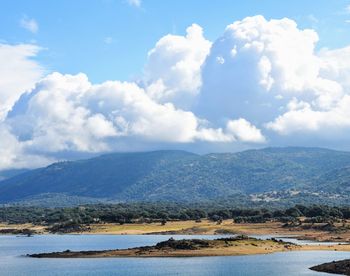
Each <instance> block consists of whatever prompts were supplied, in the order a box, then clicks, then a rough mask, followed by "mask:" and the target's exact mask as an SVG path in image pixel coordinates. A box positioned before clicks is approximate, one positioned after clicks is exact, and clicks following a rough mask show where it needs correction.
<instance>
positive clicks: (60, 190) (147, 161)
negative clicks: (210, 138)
mask: <svg viewBox="0 0 350 276" xmlns="http://www.w3.org/2000/svg"><path fill="white" fill-rule="evenodd" d="M349 168H350V153H348V152H338V151H332V150H326V149H319V148H267V149H262V150H249V151H244V152H239V153H225V154H207V155H196V154H193V153H188V152H184V151H155V152H144V153H118V154H109V155H104V156H100V157H96V158H92V159H88V160H82V161H75V162H60V163H55V164H52V165H50V166H48V167H46V168H42V169H37V170H32V171H28V172H25V173H23V174H19V175H16V176H14V177H11V178H8V179H6V180H4V181H2V182H0V203H3V204H8V203H13V202H20V203H21V204H25V203H29V204H35V205H42V206H45V205H46V206H54V205H56V206H62V205H63V206H68V205H74V204H75V205H81V204H91V203H99V202H103V203H113V202H130V201H135V202H140V201H154V202H158V201H169V202H174V201H176V202H203V201H210V200H212V201H217V200H218V199H220V200H224V199H225V200H228V201H230V202H231V203H232V202H233V203H234V204H235V205H236V206H239V207H244V206H253V207H254V206H255V207H259V205H263V204H265V205H267V206H270V207H273V206H282V205H285V204H288V205H293V204H306V203H316V204H328V205H332V204H346V203H347V202H349V199H350V188H349V187H350V186H349V181H350V169H349ZM285 206H286V205H285Z"/></svg>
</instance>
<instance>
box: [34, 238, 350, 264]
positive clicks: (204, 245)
mask: <svg viewBox="0 0 350 276" xmlns="http://www.w3.org/2000/svg"><path fill="white" fill-rule="evenodd" d="M292 250H293V251H295V250H343V251H350V245H349V244H339V245H317V246H308V245H297V244H293V243H290V242H284V241H282V240H277V239H274V238H272V239H267V240H262V239H256V238H252V237H248V236H245V235H240V236H233V237H227V238H219V239H214V240H208V239H183V240H175V239H173V238H170V239H169V240H167V241H163V242H159V243H157V244H156V245H153V246H142V247H135V248H128V249H116V250H101V251H70V250H66V251H62V252H51V253H38V254H28V255H27V256H28V257H33V258H108V257H201V256H238V255H254V254H268V253H273V252H284V251H292Z"/></svg>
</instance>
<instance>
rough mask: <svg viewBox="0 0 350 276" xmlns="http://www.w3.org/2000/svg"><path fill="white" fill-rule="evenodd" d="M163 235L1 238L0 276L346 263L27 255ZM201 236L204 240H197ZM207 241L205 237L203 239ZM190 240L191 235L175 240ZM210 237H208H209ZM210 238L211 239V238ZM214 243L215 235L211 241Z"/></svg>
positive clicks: (302, 255)
mask: <svg viewBox="0 0 350 276" xmlns="http://www.w3.org/2000/svg"><path fill="white" fill-rule="evenodd" d="M169 237H170V236H162V235H150V236H148V235H144V236H143V235H131V236H114V235H45V236H44V235H43V236H34V237H31V238H26V237H16V236H0V275H1V276H2V275H269V276H270V275H278V276H280V275H320V276H321V275H326V274H325V273H316V272H312V271H311V270H309V269H308V267H310V266H312V265H316V264H320V263H324V262H328V261H333V260H337V259H344V258H350V253H349V252H334V251H330V252H325V251H324V252H317V251H314V252H288V253H275V254H268V255H255V256H238V257H237V256H236V257H234V256H233V257H200V258H198V257H192V258H147V259H146V258H144V259H142V258H107V259H34V258H33V259H32V258H27V257H23V256H22V255H25V254H28V253H35V252H36V253H39V252H52V251H62V250H66V249H70V250H92V249H97V250H101V249H113V248H128V247H134V246H141V245H152V244H154V243H156V242H158V241H162V240H166V239H168V238H169ZM200 237H203V236H200ZM207 237H208V236H207ZM176 238H194V236H176ZM209 238H211V236H209ZM213 238H214V237H213ZM215 238H217V236H215Z"/></svg>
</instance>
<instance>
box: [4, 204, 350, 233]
mask: <svg viewBox="0 0 350 276" xmlns="http://www.w3.org/2000/svg"><path fill="white" fill-rule="evenodd" d="M300 217H305V219H304V222H307V223H319V222H325V223H330V224H331V223H334V222H336V221H340V222H341V221H342V220H346V219H350V207H349V206H346V207H345V206H344V207H334V206H322V205H311V206H304V205H296V206H294V207H291V208H286V209H267V208H259V209H241V208H232V207H229V206H226V207H224V206H219V207H218V206H217V205H214V204H213V205H211V204H179V203H129V204H125V203H123V204H113V205H102V204H99V205H86V206H79V207H67V208H42V207H23V206H22V207H21V206H17V207H3V208H0V222H3V223H9V224H24V223H32V224H35V225H49V226H50V227H51V228H50V229H49V230H50V231H51V232H64V229H66V230H67V229H68V230H71V231H82V230H84V228H83V227H82V226H81V225H89V224H92V223H119V224H124V223H150V222H159V223H160V224H162V225H164V224H166V222H167V221H177V220H195V221H200V220H201V219H204V218H205V219H209V220H211V221H215V222H218V223H220V222H221V221H222V220H227V219H232V220H233V221H234V222H235V223H247V222H249V223H264V222H266V221H280V222H284V223H286V226H288V225H289V226H292V225H293V224H297V223H298V220H299V218H300ZM67 232H69V231H67Z"/></svg>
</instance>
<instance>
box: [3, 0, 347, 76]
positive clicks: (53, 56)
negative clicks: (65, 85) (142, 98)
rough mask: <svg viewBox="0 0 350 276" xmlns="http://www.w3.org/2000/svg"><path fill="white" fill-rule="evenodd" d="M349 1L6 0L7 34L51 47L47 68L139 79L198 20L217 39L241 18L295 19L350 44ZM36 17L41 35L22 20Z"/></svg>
mask: <svg viewBox="0 0 350 276" xmlns="http://www.w3.org/2000/svg"><path fill="white" fill-rule="evenodd" d="M347 4H349V1H341V0H334V1H329V0H320V1H305V0H304V1H300V0H296V1H277V0H267V1H261V0H256V1H230V0H221V1H203V0H186V1H154V0H153V1H152V0H143V1H142V2H141V5H140V7H136V6H134V5H130V4H129V3H128V1H127V0H89V1H84V0H74V1H70V0H62V1H42V0H31V1H26V0H16V1H13V0H3V1H2V3H1V9H0V18H1V19H0V24H1V28H0V39H1V40H2V41H6V42H8V43H11V44H15V43H30V42H35V43H36V44H38V45H40V46H41V47H43V48H45V50H44V51H42V52H41V53H40V55H39V57H38V59H39V61H40V62H41V63H42V64H44V65H45V67H46V68H47V70H50V71H59V72H62V73H71V74H75V73H78V72H84V73H86V74H88V76H89V78H90V79H91V80H92V81H93V82H102V81H104V80H109V79H120V80H130V79H133V78H136V77H138V76H139V75H140V74H141V72H142V69H143V66H144V64H145V62H146V58H147V52H148V51H149V50H150V49H151V48H152V47H153V46H154V44H155V42H156V41H157V40H158V39H159V38H160V37H162V36H164V35H166V34H168V33H172V34H184V33H185V29H186V28H187V27H188V26H189V25H191V24H192V23H197V24H199V25H200V26H202V27H203V29H204V32H205V37H206V38H208V39H209V40H212V41H213V40H215V39H216V38H217V37H219V36H220V35H221V34H222V32H223V30H224V28H225V27H226V26H227V25H228V24H230V23H232V22H234V21H235V20H240V19H243V18H244V17H247V16H253V15H257V14H262V15H264V16H265V18H267V19H269V18H282V17H288V18H291V19H294V20H295V21H296V22H297V23H298V25H299V26H300V28H315V29H316V30H317V32H318V34H319V36H320V42H319V44H318V47H329V48H335V47H343V46H345V45H347V44H349V43H350V35H349V30H350V24H349V23H346V22H345V21H346V19H347V18H348V17H350V16H349V15H348V14H347V13H346V12H345V7H346V6H347ZM22 18H29V19H34V20H36V22H37V23H38V26H39V29H38V31H37V33H35V34H33V33H31V32H29V31H28V30H26V29H24V28H22V27H21V26H20V23H19V22H20V20H21V19H22Z"/></svg>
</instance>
